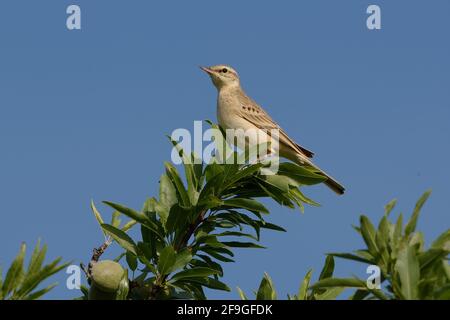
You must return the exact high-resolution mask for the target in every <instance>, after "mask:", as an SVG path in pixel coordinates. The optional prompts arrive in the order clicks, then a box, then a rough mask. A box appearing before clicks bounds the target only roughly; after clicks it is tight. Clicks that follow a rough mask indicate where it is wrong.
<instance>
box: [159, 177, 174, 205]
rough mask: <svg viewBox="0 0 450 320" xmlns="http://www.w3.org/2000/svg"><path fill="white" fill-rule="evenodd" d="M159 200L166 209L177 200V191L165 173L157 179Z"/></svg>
mask: <svg viewBox="0 0 450 320" xmlns="http://www.w3.org/2000/svg"><path fill="white" fill-rule="evenodd" d="M159 202H160V203H161V204H162V205H163V206H164V207H166V208H168V209H170V207H172V206H173V205H174V204H175V203H177V202H178V199H177V191H176V189H175V187H174V185H173V184H172V180H170V179H169V177H168V176H167V175H166V174H163V175H161V178H160V179H159Z"/></svg>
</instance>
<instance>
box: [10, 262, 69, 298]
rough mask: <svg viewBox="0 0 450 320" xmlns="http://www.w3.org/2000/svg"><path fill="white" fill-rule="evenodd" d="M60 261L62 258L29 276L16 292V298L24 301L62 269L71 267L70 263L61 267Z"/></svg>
mask: <svg viewBox="0 0 450 320" xmlns="http://www.w3.org/2000/svg"><path fill="white" fill-rule="evenodd" d="M60 261H61V258H57V259H55V260H53V261H52V262H51V263H49V264H47V265H46V266H44V267H43V268H42V269H40V270H38V271H36V272H34V273H33V274H31V275H29V276H28V275H27V277H26V279H25V280H24V281H23V282H22V284H21V286H20V289H18V290H17V291H16V292H14V298H15V299H23V298H24V297H25V296H26V295H28V294H29V293H30V292H31V291H32V290H34V289H35V288H36V287H37V286H38V285H39V284H40V283H42V282H43V281H44V280H45V279H47V278H49V277H50V276H52V275H54V274H55V273H57V272H59V271H61V270H62V269H65V268H66V267H67V266H68V265H69V263H65V264H62V265H59V263H60Z"/></svg>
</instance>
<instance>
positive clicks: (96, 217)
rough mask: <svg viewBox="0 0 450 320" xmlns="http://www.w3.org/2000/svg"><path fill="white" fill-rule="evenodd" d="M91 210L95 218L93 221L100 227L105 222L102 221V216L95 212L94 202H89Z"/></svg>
mask: <svg viewBox="0 0 450 320" xmlns="http://www.w3.org/2000/svg"><path fill="white" fill-rule="evenodd" d="M91 210H92V212H93V213H94V216H95V220H97V222H98V224H99V225H100V226H101V225H102V224H104V223H105V222H104V221H103V218H102V215H101V214H100V212H99V211H98V210H97V208H96V207H95V204H94V200H91Z"/></svg>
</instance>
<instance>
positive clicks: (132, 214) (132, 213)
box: [103, 201, 148, 227]
mask: <svg viewBox="0 0 450 320" xmlns="http://www.w3.org/2000/svg"><path fill="white" fill-rule="evenodd" d="M103 203H104V204H106V205H108V206H110V207H111V208H113V209H115V210H117V211H118V212H120V213H123V214H124V215H126V216H127V217H130V218H131V219H133V220H136V221H138V222H141V223H143V222H147V221H148V218H147V217H146V216H145V215H144V214H142V213H140V212H138V211H135V210H133V209H130V208H127V207H125V206H122V205H120V204H117V203H113V202H109V201H103ZM115 227H117V226H115Z"/></svg>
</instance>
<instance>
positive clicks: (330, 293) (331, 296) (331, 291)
mask: <svg viewBox="0 0 450 320" xmlns="http://www.w3.org/2000/svg"><path fill="white" fill-rule="evenodd" d="M344 289H345V287H334V288H328V289H326V290H325V292H323V293H321V294H317V293H316V294H314V298H315V299H316V300H335V299H336V298H337V296H339V295H340V294H341V293H342V291H344Z"/></svg>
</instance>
